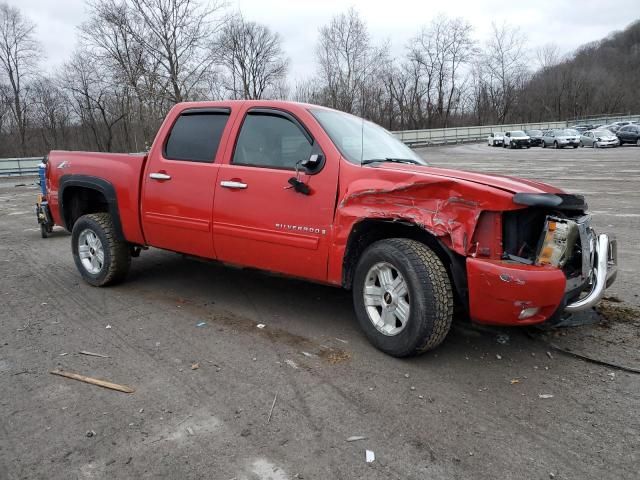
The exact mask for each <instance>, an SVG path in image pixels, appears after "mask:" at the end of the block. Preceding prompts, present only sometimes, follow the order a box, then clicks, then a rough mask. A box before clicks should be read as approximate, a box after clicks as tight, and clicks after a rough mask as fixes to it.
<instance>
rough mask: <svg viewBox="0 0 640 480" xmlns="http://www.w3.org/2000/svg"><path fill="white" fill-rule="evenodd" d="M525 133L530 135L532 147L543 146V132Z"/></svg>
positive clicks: (529, 131)
mask: <svg viewBox="0 0 640 480" xmlns="http://www.w3.org/2000/svg"><path fill="white" fill-rule="evenodd" d="M524 133H526V134H527V135H529V138H530V139H531V141H530V144H531V146H532V147H535V146H538V145H542V130H525V131H524Z"/></svg>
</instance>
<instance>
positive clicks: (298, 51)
mask: <svg viewBox="0 0 640 480" xmlns="http://www.w3.org/2000/svg"><path fill="white" fill-rule="evenodd" d="M0 1H2V0H0ZM5 1H7V0H5ZM8 3H9V4H11V5H14V6H16V7H18V8H19V9H20V10H22V12H23V13H24V14H26V15H27V16H28V17H29V18H30V19H31V20H33V21H34V22H35V23H36V24H37V25H38V31H37V32H38V37H39V39H40V41H41V42H42V44H43V45H44V49H45V52H46V55H47V58H46V63H45V67H46V68H54V67H56V66H58V65H60V64H61V63H63V62H64V61H66V60H67V59H68V58H69V57H70V55H71V53H72V51H73V49H74V47H75V45H76V27H77V26H78V25H79V24H81V23H82V22H83V21H84V20H85V19H86V16H87V9H86V7H85V2H84V0H8ZM227 3H228V4H229V6H230V7H229V8H230V10H234V9H236V10H237V9H238V8H239V9H240V10H241V11H242V13H243V15H244V16H245V18H247V19H249V20H255V21H258V22H262V23H264V24H266V25H268V26H269V27H270V28H272V29H273V30H275V31H277V32H279V33H280V35H282V38H283V47H284V50H285V52H286V53H287V55H288V56H289V58H290V60H291V69H290V74H291V75H290V76H291V78H292V79H296V78H302V77H306V76H309V75H312V74H313V73H314V46H315V43H316V40H317V35H318V28H319V27H320V26H322V25H325V24H326V23H328V22H329V21H330V20H331V17H332V16H333V15H335V14H337V13H340V12H343V11H345V10H347V9H348V8H349V6H354V7H355V8H356V9H357V10H358V11H359V12H360V14H361V15H362V17H363V18H364V19H365V21H366V22H367V24H368V27H369V32H370V33H371V36H372V38H373V39H374V40H376V41H380V42H382V41H385V40H389V41H390V42H391V45H392V52H393V53H394V54H396V55H402V54H403V50H404V46H405V44H406V42H407V40H408V39H409V38H410V37H412V36H413V35H415V33H416V32H417V31H418V29H419V28H420V26H422V25H425V24H428V23H429V22H430V21H431V19H432V18H434V17H435V16H437V15H438V13H444V14H446V15H448V16H452V17H453V16H461V17H464V18H465V19H466V20H467V21H469V22H470V23H471V24H472V25H473V26H474V37H475V38H476V39H478V40H480V41H483V40H485V39H486V38H487V36H488V35H489V32H490V28H491V22H492V21H497V22H498V23H502V22H503V21H506V22H507V23H509V24H511V25H517V26H519V27H520V29H521V30H522V32H523V33H524V34H525V35H526V36H527V39H528V41H529V42H528V44H529V46H530V47H531V48H532V49H535V47H538V46H541V45H544V44H547V43H551V42H553V43H556V44H557V45H558V46H559V47H560V49H561V51H562V52H563V53H567V52H570V51H572V50H573V49H575V48H576V47H578V46H579V45H582V44H584V43H587V42H590V41H593V40H598V39H600V38H602V37H604V36H606V35H607V34H608V33H610V32H612V31H615V30H621V29H623V28H624V27H625V26H626V25H628V24H629V23H630V22H631V21H632V20H634V15H635V16H636V18H637V17H638V16H640V9H638V6H639V3H638V0H608V1H603V0H579V1H577V0H521V1H509V2H505V1H504V0H460V1H454V0H449V1H447V2H434V1H428V0H352V1H351V2H349V1H344V0H230V1H228V2H227ZM438 7H442V8H441V9H440V10H438Z"/></svg>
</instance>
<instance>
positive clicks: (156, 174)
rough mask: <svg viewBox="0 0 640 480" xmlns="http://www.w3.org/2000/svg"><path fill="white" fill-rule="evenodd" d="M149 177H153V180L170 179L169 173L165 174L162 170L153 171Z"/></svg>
mask: <svg viewBox="0 0 640 480" xmlns="http://www.w3.org/2000/svg"><path fill="white" fill-rule="evenodd" d="M149 178H153V179H154V180H171V175H167V174H166V173H162V172H154V173H150V174H149Z"/></svg>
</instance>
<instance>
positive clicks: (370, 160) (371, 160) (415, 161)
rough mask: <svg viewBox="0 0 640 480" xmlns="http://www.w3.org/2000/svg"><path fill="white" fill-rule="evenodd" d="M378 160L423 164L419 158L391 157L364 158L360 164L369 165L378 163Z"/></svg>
mask: <svg viewBox="0 0 640 480" xmlns="http://www.w3.org/2000/svg"><path fill="white" fill-rule="evenodd" d="M376 162H392V163H411V164H414V165H422V164H421V163H420V162H418V161H417V160H414V159H413V158H391V157H386V158H368V159H366V160H362V162H360V165H369V164H370V163H376Z"/></svg>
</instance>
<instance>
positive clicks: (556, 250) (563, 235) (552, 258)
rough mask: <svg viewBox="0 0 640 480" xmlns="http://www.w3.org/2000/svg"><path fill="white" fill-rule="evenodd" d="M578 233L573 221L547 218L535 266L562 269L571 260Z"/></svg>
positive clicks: (576, 225)
mask: <svg viewBox="0 0 640 480" xmlns="http://www.w3.org/2000/svg"><path fill="white" fill-rule="evenodd" d="M579 235H580V232H579V230H578V224H577V223H576V222H574V221H573V220H567V219H562V218H556V217H551V216H549V217H547V219H546V221H545V224H544V232H543V234H542V239H541V241H540V245H539V248H538V255H537V256H536V265H552V266H554V267H559V268H562V267H564V265H565V264H566V263H567V261H568V260H569V259H570V258H571V255H572V254H573V248H574V246H575V244H576V240H577V239H578V236H579Z"/></svg>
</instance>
